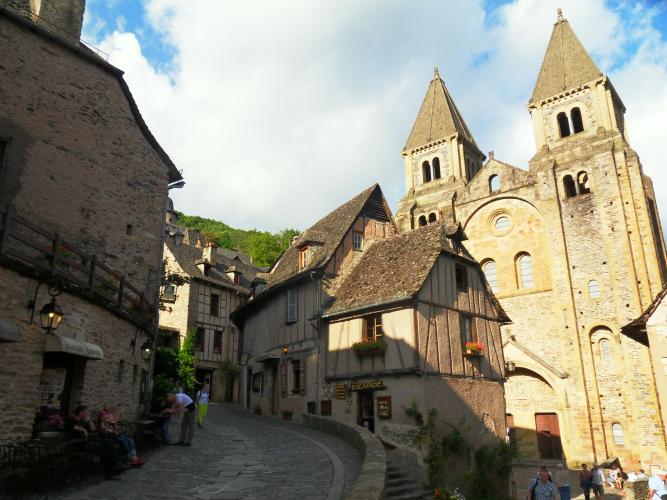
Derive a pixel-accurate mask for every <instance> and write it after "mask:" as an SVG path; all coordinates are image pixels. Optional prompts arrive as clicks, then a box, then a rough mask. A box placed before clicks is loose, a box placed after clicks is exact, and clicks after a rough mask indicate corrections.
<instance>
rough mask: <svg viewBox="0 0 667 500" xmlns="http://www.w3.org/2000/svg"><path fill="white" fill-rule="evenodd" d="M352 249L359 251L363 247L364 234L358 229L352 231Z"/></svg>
mask: <svg viewBox="0 0 667 500" xmlns="http://www.w3.org/2000/svg"><path fill="white" fill-rule="evenodd" d="M352 249H353V250H354V251H356V252H361V251H362V250H363V249H364V235H363V233H361V232H359V231H354V232H353V233H352Z"/></svg>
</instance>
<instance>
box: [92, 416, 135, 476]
mask: <svg viewBox="0 0 667 500" xmlns="http://www.w3.org/2000/svg"><path fill="white" fill-rule="evenodd" d="M114 410H115V409H114V407H113V406H112V405H110V404H106V405H104V407H103V408H102V411H101V412H100V417H99V418H100V435H101V436H105V437H107V438H109V439H112V440H114V441H115V442H117V443H118V444H120V445H121V446H122V447H123V449H124V450H125V460H123V462H125V463H130V464H131V465H133V466H134V467H141V466H142V465H144V461H143V460H141V459H140V458H139V457H137V447H136V446H135V445H134V439H132V438H131V437H130V436H128V435H127V434H125V433H124V432H122V431H121V430H120V429H118V425H117V423H118V419H119V418H120V417H117V416H116V415H114Z"/></svg>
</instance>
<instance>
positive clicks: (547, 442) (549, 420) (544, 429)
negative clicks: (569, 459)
mask: <svg viewBox="0 0 667 500" xmlns="http://www.w3.org/2000/svg"><path fill="white" fill-rule="evenodd" d="M535 431H536V432H537V449H538V451H539V454H540V458H541V459H553V460H560V459H561V458H562V456H563V446H562V444H561V441H560V427H559V425H558V415H557V414H555V413H536V414H535Z"/></svg>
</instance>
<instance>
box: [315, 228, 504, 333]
mask: <svg viewBox="0 0 667 500" xmlns="http://www.w3.org/2000/svg"><path fill="white" fill-rule="evenodd" d="M463 239H465V234H464V233H463V231H462V229H461V226H460V225H459V224H451V223H450V224H429V225H427V226H423V227H420V228H418V229H415V230H413V231H410V232H407V233H403V234H399V235H397V236H394V237H392V238H389V239H386V240H380V241H378V242H376V243H374V244H373V245H372V246H371V247H370V248H369V249H368V250H367V251H366V252H364V256H363V257H362V259H361V260H360V262H359V263H358V264H357V265H356V266H355V267H354V269H353V270H352V271H351V272H350V273H349V274H348V275H347V276H346V277H345V279H344V280H343V282H342V283H341V284H340V286H339V287H338V289H336V290H335V291H334V293H333V295H334V299H333V302H332V303H331V304H329V305H328V306H327V308H326V310H325V313H324V315H325V316H334V315H337V314H339V313H343V312H345V311H350V310H357V309H362V308H366V307H372V306H376V305H378V306H379V305H381V304H386V303H387V302H391V301H400V300H402V299H406V300H407V299H410V298H412V297H414V296H415V295H416V294H417V293H418V292H419V290H420V289H421V287H422V286H423V284H424V281H425V280H426V278H427V277H428V275H429V273H430V272H431V269H432V268H433V265H434V264H435V262H436V260H437V258H438V256H439V255H440V254H441V253H442V252H447V253H451V254H452V255H457V256H458V257H463V258H465V259H468V260H469V261H471V263H473V264H477V263H476V261H475V260H474V258H473V257H472V256H471V255H470V254H469V253H468V252H467V250H465V247H463V248H461V251H460V252H457V250H456V249H455V248H454V244H453V240H458V241H459V242H460V241H461V240H463ZM477 267H479V266H478V265H477ZM479 272H480V274H481V270H479ZM482 279H483V282H484V283H486V280H485V279H484V277H483V275H482ZM486 288H487V292H488V294H489V298H490V299H491V302H492V304H493V306H494V308H495V309H496V312H497V314H498V316H499V317H500V318H501V319H502V320H504V321H509V320H508V318H507V316H506V314H505V312H504V311H503V309H502V307H501V306H500V303H499V302H498V301H497V300H496V298H495V296H494V295H493V293H492V292H491V290H490V288H489V287H488V285H487V286H486Z"/></svg>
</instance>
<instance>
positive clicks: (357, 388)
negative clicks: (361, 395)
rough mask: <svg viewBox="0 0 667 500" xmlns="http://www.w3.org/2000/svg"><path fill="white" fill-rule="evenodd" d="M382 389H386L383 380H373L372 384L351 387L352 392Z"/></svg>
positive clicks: (364, 383)
mask: <svg viewBox="0 0 667 500" xmlns="http://www.w3.org/2000/svg"><path fill="white" fill-rule="evenodd" d="M382 388H384V382H383V381H382V379H378V380H373V381H371V382H359V383H358V384H352V385H351V386H350V390H351V391H372V390H374V389H382Z"/></svg>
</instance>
